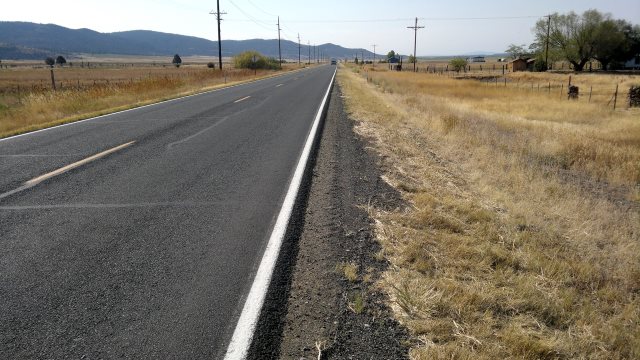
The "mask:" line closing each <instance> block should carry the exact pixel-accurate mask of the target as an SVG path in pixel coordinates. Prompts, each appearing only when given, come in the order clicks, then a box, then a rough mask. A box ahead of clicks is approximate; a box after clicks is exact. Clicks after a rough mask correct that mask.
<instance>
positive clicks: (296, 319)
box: [251, 84, 408, 359]
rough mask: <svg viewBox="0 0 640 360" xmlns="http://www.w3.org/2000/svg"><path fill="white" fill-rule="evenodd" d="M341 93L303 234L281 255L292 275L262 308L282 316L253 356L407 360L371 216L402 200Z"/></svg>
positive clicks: (320, 153)
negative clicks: (372, 209)
mask: <svg viewBox="0 0 640 360" xmlns="http://www.w3.org/2000/svg"><path fill="white" fill-rule="evenodd" d="M341 96H342V94H341V91H340V89H339V87H338V85H337V84H336V85H335V86H334V89H333V90H332V94H331V103H330V105H329V109H328V112H327V116H326V120H325V124H324V129H323V134H322V137H321V140H320V143H319V148H318V150H317V156H316V157H315V162H314V164H313V169H312V172H311V173H310V185H309V188H308V189H307V196H306V198H305V199H303V200H304V204H306V207H305V206H302V207H301V209H300V210H301V213H302V214H303V215H301V218H300V219H298V228H299V230H298V231H294V232H293V234H290V235H292V237H293V238H294V239H293V240H292V242H293V244H290V249H289V250H285V251H284V253H283V254H282V255H283V256H282V257H283V258H284V259H285V260H283V261H281V265H282V268H286V267H287V266H286V264H288V267H289V271H290V273H289V275H288V276H284V278H285V279H283V276H279V277H280V280H279V284H275V290H274V289H273V288H274V286H272V289H271V290H270V293H271V294H270V295H269V296H268V302H269V304H268V305H267V306H266V308H265V312H268V313H272V314H273V313H279V316H272V319H271V321H270V322H271V326H269V327H267V326H264V325H265V324H267V323H269V321H267V320H265V319H264V318H263V319H262V320H261V322H262V323H263V326H259V327H258V333H257V334H256V337H257V341H256V344H254V346H253V349H252V351H251V354H252V355H251V356H252V357H255V358H265V357H270V358H274V357H278V358H284V359H292V358H295V359H317V358H318V353H319V352H321V353H322V356H321V358H332V359H337V358H358V359H360V358H380V359H382V358H384V359H402V358H407V352H408V348H407V347H406V341H407V339H408V335H407V333H406V331H405V329H404V328H403V327H402V326H401V325H399V324H398V323H397V322H396V321H395V320H393V318H392V314H391V311H390V309H389V308H388V307H387V305H385V303H388V299H386V295H383V293H382V291H381V290H380V289H379V288H378V287H377V286H376V283H377V282H378V281H379V280H380V277H381V274H382V272H383V271H384V270H385V269H386V268H387V266H388V263H387V262H386V260H384V258H383V257H380V256H377V254H378V253H379V251H380V250H381V248H380V245H379V244H378V242H377V241H376V240H375V236H374V233H373V220H372V219H371V218H370V217H369V216H368V213H367V207H368V206H370V205H371V204H376V206H377V207H382V208H388V209H390V210H392V209H395V208H397V207H400V206H402V203H401V200H400V197H399V194H398V193H397V192H396V191H395V190H393V189H392V188H390V187H389V186H388V185H387V184H386V183H385V182H384V181H383V180H382V179H381V177H380V175H381V172H380V170H379V169H378V168H377V165H376V164H377V163H378V160H377V158H376V157H375V156H374V155H373V154H371V153H370V152H368V151H366V150H365V149H366V148H367V144H366V139H365V140H363V139H360V138H359V137H358V135H356V134H355V133H354V131H353V121H352V120H351V119H349V118H348V117H347V115H346V113H345V112H344V110H343V104H342V98H341ZM296 239H297V240H296ZM282 263H286V264H282ZM281 272H282V273H285V272H286V271H282V270H281ZM276 282H278V281H276ZM278 298H280V299H279V301H278ZM278 303H280V310H276V305H275V304H278ZM274 321H275V322H277V323H278V324H277V325H274V323H273V322H274ZM265 333H268V335H267V334H265ZM265 338H271V339H272V340H271V341H263V340H261V339H265ZM274 343H279V345H278V346H275V345H273V344H274Z"/></svg>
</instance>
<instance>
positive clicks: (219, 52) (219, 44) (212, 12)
mask: <svg viewBox="0 0 640 360" xmlns="http://www.w3.org/2000/svg"><path fill="white" fill-rule="evenodd" d="M216 3H217V11H216V12H214V11H213V10H211V11H210V12H209V14H213V15H215V16H216V20H218V66H219V67H220V70H222V39H221V38H220V21H222V15H226V14H227V13H226V12H222V13H221V12H220V0H217V1H216Z"/></svg>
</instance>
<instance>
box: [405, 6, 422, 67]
mask: <svg viewBox="0 0 640 360" xmlns="http://www.w3.org/2000/svg"><path fill="white" fill-rule="evenodd" d="M407 29H413V32H414V34H413V72H415V71H416V64H417V63H418V57H417V56H416V47H417V44H418V29H424V26H418V18H416V23H415V25H414V26H407Z"/></svg>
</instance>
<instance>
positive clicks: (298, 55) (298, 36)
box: [298, 33, 300, 65]
mask: <svg viewBox="0 0 640 360" xmlns="http://www.w3.org/2000/svg"><path fill="white" fill-rule="evenodd" d="M298 65H300V33H298Z"/></svg>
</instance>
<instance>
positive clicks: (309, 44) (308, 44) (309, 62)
mask: <svg viewBox="0 0 640 360" xmlns="http://www.w3.org/2000/svg"><path fill="white" fill-rule="evenodd" d="M307 46H308V47H309V61H308V64H309V65H311V41H307Z"/></svg>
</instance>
